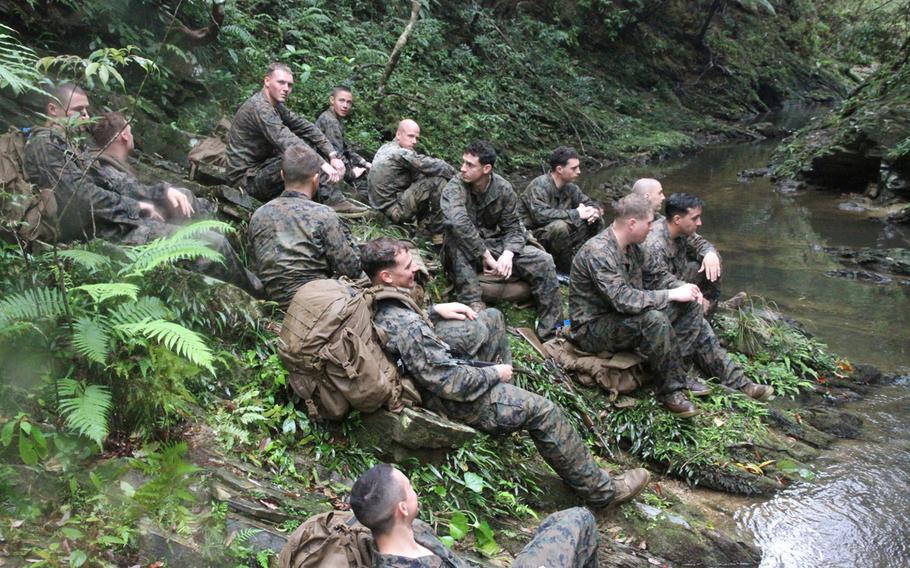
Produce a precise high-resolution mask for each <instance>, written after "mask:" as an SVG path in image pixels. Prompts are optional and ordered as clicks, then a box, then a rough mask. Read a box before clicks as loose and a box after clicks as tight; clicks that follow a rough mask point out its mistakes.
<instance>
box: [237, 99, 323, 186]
mask: <svg viewBox="0 0 910 568" xmlns="http://www.w3.org/2000/svg"><path fill="white" fill-rule="evenodd" d="M301 143H302V144H306V145H308V146H310V147H311V148H313V149H314V150H316V152H318V153H319V154H320V155H322V157H323V158H326V159H328V157H329V155H330V154H332V153H333V152H335V149H334V148H332V145H331V144H329V141H328V140H326V137H325V135H324V134H323V133H322V131H321V130H319V129H318V128H316V125H314V124H313V123H312V122H310V121H308V120H307V119H305V118H303V117H301V116H298V115H297V114H295V113H293V112H291V111H290V110H288V108H287V107H286V106H285V105H283V104H279V105H277V106H272V103H270V102H269V100H268V98H266V96H265V94H264V93H263V92H262V91H257V92H256V94H254V95H253V96H252V97H250V98H248V99H247V100H246V102H245V103H243V104H242V105H240V108H239V109H238V110H237V114H235V115H234V120H233V121H232V122H231V129H230V130H229V131H228V135H227V150H226V151H225V157H226V158H227V174H228V178H229V179H230V180H231V183H233V184H237V183H239V182H240V181H242V180H243V177H244V176H246V175H247V174H248V173H252V172H255V171H256V170H257V169H258V168H259V166H260V165H261V164H262V163H263V162H264V161H266V160H267V159H269V158H272V157H275V156H280V155H281V154H282V153H283V152H284V151H285V150H287V149H288V148H289V147H291V146H293V145H295V144H301Z"/></svg>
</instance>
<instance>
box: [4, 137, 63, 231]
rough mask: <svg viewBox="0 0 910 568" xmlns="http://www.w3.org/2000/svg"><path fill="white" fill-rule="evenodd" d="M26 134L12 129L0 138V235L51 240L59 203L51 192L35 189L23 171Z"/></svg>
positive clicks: (46, 189) (48, 189) (49, 190)
mask: <svg viewBox="0 0 910 568" xmlns="http://www.w3.org/2000/svg"><path fill="white" fill-rule="evenodd" d="M24 158H25V134H24V133H23V132H22V130H20V129H18V128H15V127H10V129H9V131H8V132H7V133H6V134H4V135H2V136H0V234H2V237H3V238H4V239H5V240H10V241H13V242H15V240H16V237H17V236H18V238H19V240H21V241H24V242H30V241H33V240H35V239H39V238H40V239H50V238H52V235H53V230H52V227H53V222H54V219H56V217H57V200H56V199H55V198H54V192H53V191H52V190H51V189H50V188H44V189H36V188H34V187H32V184H30V183H29V182H28V178H27V177H26V175H25V168H24Z"/></svg>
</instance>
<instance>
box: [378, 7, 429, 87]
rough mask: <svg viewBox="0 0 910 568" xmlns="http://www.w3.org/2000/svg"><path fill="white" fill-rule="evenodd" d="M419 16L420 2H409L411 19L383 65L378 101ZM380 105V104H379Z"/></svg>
mask: <svg viewBox="0 0 910 568" xmlns="http://www.w3.org/2000/svg"><path fill="white" fill-rule="evenodd" d="M419 15H420V0H411V17H410V19H409V20H408V25H406V26H405V27H404V31H403V32H401V35H400V36H398V41H396V42H395V47H394V48H392V53H391V54H390V55H389V61H388V62H387V63H386V64H385V71H383V72H382V78H381V79H380V80H379V89H378V90H377V92H378V93H379V98H380V101H381V99H382V96H383V95H384V94H385V86H386V83H387V82H388V80H389V77H391V76H392V72H393V71H395V66H396V65H398V59H399V58H400V57H401V52H402V51H403V50H404V46H405V44H407V43H408V38H410V37H411V32H413V31H414V24H415V23H417V16H419ZM380 104H382V103H381V102H380Z"/></svg>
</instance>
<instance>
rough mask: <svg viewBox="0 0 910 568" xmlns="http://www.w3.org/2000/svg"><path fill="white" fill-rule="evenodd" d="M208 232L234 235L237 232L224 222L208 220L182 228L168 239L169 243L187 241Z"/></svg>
mask: <svg viewBox="0 0 910 568" xmlns="http://www.w3.org/2000/svg"><path fill="white" fill-rule="evenodd" d="M206 231H217V232H219V233H225V234H227V233H233V232H234V231H236V229H235V228H234V227H232V226H231V225H230V224H229V223H225V222H224V221H216V220H214V219H207V220H205V221H197V222H196V223H192V224H190V225H186V226H184V227H181V228H180V229H179V230H178V231H177V232H175V233H174V234H172V235H171V236H169V237H168V238H167V240H169V241H175V242H176V241H186V240H189V239H191V238H193V237H197V236H199V235H201V234H202V233H204V232H206Z"/></svg>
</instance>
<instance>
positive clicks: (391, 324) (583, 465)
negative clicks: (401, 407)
mask: <svg viewBox="0 0 910 568" xmlns="http://www.w3.org/2000/svg"><path fill="white" fill-rule="evenodd" d="M486 313H487V314H488V316H489V321H491V322H495V331H493V332H492V333H489V332H488V335H490V336H491V337H493V338H495V339H496V341H495V343H496V344H497V345H501V347H499V348H492V349H491V348H489V347H485V348H486V349H487V352H486V353H481V352H476V353H471V352H470V351H468V352H465V351H460V350H456V349H463V348H464V347H465V343H467V342H465V341H457V340H452V342H451V344H448V343H447V342H446V341H444V340H443V338H447V339H449V340H451V338H452V336H453V335H458V333H456V329H455V327H454V326H452V327H449V328H448V329H440V333H437V330H436V329H434V326H433V325H431V323H430V320H429V319H428V318H427V316H426V315H425V314H422V313H417V312H415V311H413V310H411V309H409V308H408V307H406V306H405V305H404V304H402V303H401V302H398V301H395V300H382V301H380V302H379V303H378V306H377V308H376V314H375V317H374V321H375V323H376V326H377V327H378V328H379V329H381V330H383V331H384V332H385V333H386V334H387V336H388V341H387V343H386V344H385V345H384V346H383V349H384V350H385V351H386V353H387V354H388V355H389V356H390V357H391V358H392V359H393V360H397V361H399V363H400V365H401V366H402V367H403V370H404V371H405V372H406V373H407V374H408V376H410V377H412V378H413V379H414V381H415V382H416V384H417V385H418V388H419V389H420V391H421V396H422V398H423V400H424V402H425V405H426V406H427V407H428V408H431V409H434V410H437V411H440V412H442V413H444V414H445V415H447V416H449V417H450V418H452V419H454V420H458V421H461V422H464V423H465V424H468V425H470V426H473V427H474V428H477V429H479V430H481V431H484V432H487V433H490V434H507V433H510V432H515V431H519V430H527V431H528V433H529V434H530V435H531V437H532V438H533V440H534V443H535V445H536V446H537V448H538V451H539V452H540V454H541V456H543V458H544V459H545V460H546V461H547V463H549V464H550V466H551V467H552V468H553V469H554V470H555V471H556V473H557V474H559V476H560V477H562V479H563V480H564V481H565V482H566V483H567V484H568V485H569V486H570V487H572V488H573V489H574V490H575V491H577V492H578V493H580V494H581V495H583V496H584V497H585V499H586V500H587V501H588V503H590V504H591V505H593V506H604V505H607V504H608V503H609V502H610V501H611V500H612V499H613V496H614V487H613V481H612V480H611V479H610V477H609V475H608V474H607V473H606V472H605V471H603V470H601V469H600V468H599V467H598V466H597V463H596V462H595V461H594V458H593V456H592V455H591V453H590V452H589V451H588V448H587V447H586V446H585V445H584V443H583V442H582V440H581V438H580V437H579V436H578V434H577V433H576V432H575V431H574V430H573V429H572V426H571V425H570V424H569V422H568V421H567V420H566V418H565V416H564V415H563V414H562V411H561V410H560V409H559V407H558V406H557V405H555V404H554V403H553V402H551V401H549V400H547V399H546V398H544V397H542V396H538V395H536V394H533V393H530V392H528V391H525V390H523V389H520V388H518V387H516V386H514V385H511V384H508V383H503V382H501V381H500V379H499V374H498V372H497V369H496V368H495V367H480V368H478V367H473V366H470V365H467V364H463V363H460V362H459V361H458V359H469V358H473V357H484V358H488V359H489V360H491V361H496V360H497V359H498V360H500V361H502V362H507V361H508V360H509V359H510V358H511V354H510V353H509V351H508V343H507V341H506V336H505V322H504V319H503V317H502V314H501V313H500V312H498V311H496V310H492V309H488V310H486ZM446 323H447V324H448V323H449V322H446ZM459 323H462V322H459ZM488 342H489V343H490V344H493V343H494V341H489V340H488Z"/></svg>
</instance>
